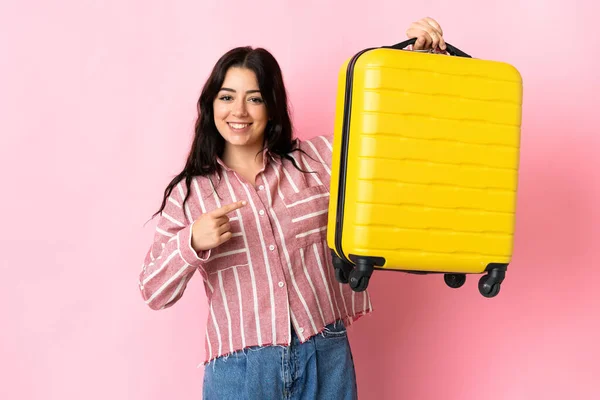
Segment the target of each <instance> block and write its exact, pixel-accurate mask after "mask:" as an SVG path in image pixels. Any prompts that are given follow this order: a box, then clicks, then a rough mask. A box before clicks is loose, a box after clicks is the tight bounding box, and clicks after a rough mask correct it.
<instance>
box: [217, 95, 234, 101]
mask: <svg viewBox="0 0 600 400" xmlns="http://www.w3.org/2000/svg"><path fill="white" fill-rule="evenodd" d="M232 99H233V97H231V96H230V95H228V94H224V95H223V96H221V97H219V100H222V101H231V100H232Z"/></svg>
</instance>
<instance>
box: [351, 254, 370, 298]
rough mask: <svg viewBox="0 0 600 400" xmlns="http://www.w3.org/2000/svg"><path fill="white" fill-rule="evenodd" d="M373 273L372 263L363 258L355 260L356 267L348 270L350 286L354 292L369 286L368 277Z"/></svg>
mask: <svg viewBox="0 0 600 400" xmlns="http://www.w3.org/2000/svg"><path fill="white" fill-rule="evenodd" d="M372 273H373V263H372V262H369V261H368V260H366V259H364V258H359V259H358V260H357V261H356V268H355V269H353V270H352V271H350V281H349V282H348V283H349V284H350V287H351V288H352V290H354V291H355V292H362V291H364V290H366V289H367V286H369V279H370V278H371V274H372Z"/></svg>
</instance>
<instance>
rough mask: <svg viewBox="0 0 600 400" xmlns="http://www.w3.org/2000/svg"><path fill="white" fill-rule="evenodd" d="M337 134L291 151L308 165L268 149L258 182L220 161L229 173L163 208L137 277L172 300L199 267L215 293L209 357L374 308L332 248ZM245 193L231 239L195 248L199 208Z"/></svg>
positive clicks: (155, 296)
mask: <svg viewBox="0 0 600 400" xmlns="http://www.w3.org/2000/svg"><path fill="white" fill-rule="evenodd" d="M332 139H333V138H332V137H331V136H317V137H314V138H312V139H310V140H304V141H301V142H300V148H301V149H302V150H304V151H305V152H306V154H308V155H309V156H310V157H307V155H306V154H303V153H300V152H294V153H292V157H294V159H295V160H296V162H297V163H298V165H299V166H300V167H301V168H302V169H304V170H305V171H314V172H316V173H313V174H310V173H308V174H307V173H303V172H301V171H298V170H297V169H296V168H295V167H294V166H293V164H292V163H291V162H290V161H289V160H286V159H280V158H279V157H274V156H271V155H269V154H267V153H265V157H264V168H263V169H262V171H261V172H260V173H259V174H258V175H257V179H256V185H252V184H250V183H247V182H246V181H245V180H244V179H243V178H242V177H240V176H239V175H238V174H237V173H236V172H234V171H232V170H231V169H229V168H227V167H226V166H225V165H224V164H223V163H222V162H221V161H220V160H219V163H220V165H221V168H222V171H223V175H222V179H221V181H220V182H219V181H218V178H216V179H215V178H213V181H215V186H216V193H215V191H214V190H213V188H212V186H211V183H210V181H209V179H208V178H206V177H197V178H195V179H194V180H193V182H192V186H191V192H192V193H191V194H190V197H189V199H188V201H187V203H186V206H185V208H182V203H183V198H184V196H185V195H186V188H185V185H184V184H183V183H181V182H180V183H179V184H178V185H177V186H176V188H175V189H174V190H173V193H172V194H171V196H170V197H169V199H168V201H167V203H166V207H165V209H164V210H163V212H162V213H161V215H160V217H159V221H158V225H157V228H156V233H155V236H154V243H153V244H152V246H151V248H150V250H149V251H148V253H147V255H146V258H145V260H144V264H143V268H142V272H141V274H140V277H139V279H140V282H139V284H140V290H141V293H142V296H143V298H144V300H145V301H146V303H147V304H148V305H149V306H150V307H151V308H152V309H156V310H158V309H163V308H167V307H170V306H172V305H173V304H174V303H175V302H176V301H177V300H179V299H180V298H181V296H182V295H183V292H184V290H185V288H186V285H187V283H188V282H189V280H190V279H191V278H192V275H193V274H194V272H196V271H198V272H199V273H200V275H201V276H202V278H203V280H204V287H205V290H206V294H207V296H208V303H209V316H208V321H207V328H206V341H205V344H206V357H205V360H204V363H207V362H209V361H211V360H212V359H214V358H216V357H219V356H222V355H226V354H230V353H232V352H235V351H238V350H241V349H244V348H247V347H251V346H265V345H271V344H276V345H284V346H285V345H288V344H289V343H290V340H291V324H293V326H294V328H295V330H296V332H297V333H298V336H299V338H300V340H301V341H302V342H304V341H306V340H307V339H308V338H310V337H311V336H313V335H316V334H318V333H320V332H321V331H322V330H323V328H324V327H325V326H326V325H327V324H329V323H331V322H334V321H335V320H338V319H341V320H343V321H344V322H345V323H346V324H351V323H352V322H354V321H355V320H356V319H358V318H359V317H361V316H362V315H365V314H367V313H369V312H371V311H372V307H371V301H370V298H369V294H368V292H367V291H364V292H361V293H356V292H354V291H352V290H351V289H350V287H349V286H348V285H342V284H339V283H338V282H337V281H336V280H335V276H334V269H333V266H332V262H331V253H330V250H329V248H328V246H327V216H328V206H329V182H330V178H331V150H332ZM238 200H246V201H247V204H246V206H244V207H242V208H241V209H238V210H236V211H235V212H234V213H231V214H229V217H230V223H231V232H232V233H233V237H232V238H231V239H230V240H229V241H227V242H225V243H223V244H222V245H221V246H219V247H217V248H215V249H212V250H210V251H206V252H201V254H197V253H196V252H195V251H194V250H193V249H192V247H191V225H192V223H193V221H194V220H195V219H197V218H198V217H199V216H200V215H201V213H205V212H208V211H211V210H213V209H215V208H219V207H221V206H223V205H225V204H229V203H231V202H235V201H238Z"/></svg>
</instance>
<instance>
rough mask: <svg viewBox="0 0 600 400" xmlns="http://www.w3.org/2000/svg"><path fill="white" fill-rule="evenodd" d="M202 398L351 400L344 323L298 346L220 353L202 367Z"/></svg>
mask: <svg viewBox="0 0 600 400" xmlns="http://www.w3.org/2000/svg"><path fill="white" fill-rule="evenodd" d="M292 332H293V330H292ZM203 398H204V399H206V400H215V399H218V400H228V399H235V400H251V399H260V400H267V399H277V400H280V399H286V400H288V399H289V400H291V399H298V400H300V399H302V400H309V399H310V400H312V399H319V400H320V399H327V400H336V399H340V400H355V399H357V398H358V396H357V388H356V375H355V371H354V361H353V359H352V353H351V351H350V344H349V342H348V336H347V334H346V328H345V326H344V324H343V323H342V322H337V323H335V324H331V325H328V326H327V328H326V329H325V331H323V333H321V334H318V335H316V336H313V337H312V338H311V339H309V340H308V341H307V342H305V343H303V344H300V341H299V339H298V337H297V336H296V334H295V333H293V334H292V343H291V345H290V346H289V347H282V346H265V347H252V348H249V349H245V350H240V351H238V352H236V353H234V354H232V355H230V356H228V357H220V358H217V359H216V360H214V361H212V362H211V363H210V364H207V365H206V367H205V369H204V386H203Z"/></svg>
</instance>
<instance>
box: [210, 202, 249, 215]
mask: <svg viewBox="0 0 600 400" xmlns="http://www.w3.org/2000/svg"><path fill="white" fill-rule="evenodd" d="M245 205H246V201H245V200H241V201H236V202H235V203H231V204H227V205H224V206H223V207H221V208H217V209H216V210H214V211H213V212H212V213H211V214H212V215H213V216H214V217H217V218H218V217H223V216H225V215H227V214H229V213H230V212H232V211H235V210H237V209H238V208H242V207H243V206H245Z"/></svg>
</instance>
